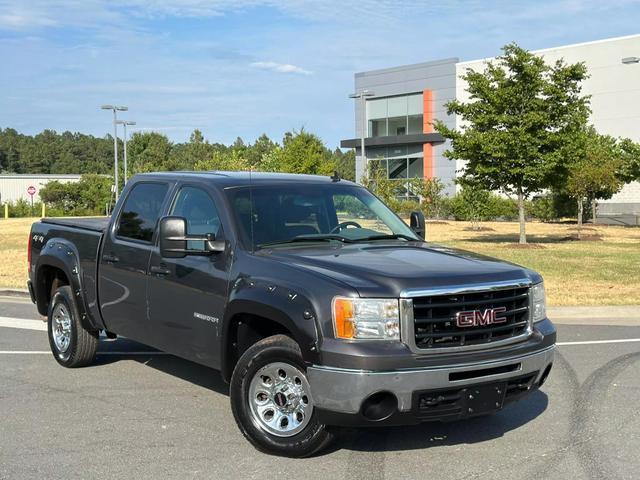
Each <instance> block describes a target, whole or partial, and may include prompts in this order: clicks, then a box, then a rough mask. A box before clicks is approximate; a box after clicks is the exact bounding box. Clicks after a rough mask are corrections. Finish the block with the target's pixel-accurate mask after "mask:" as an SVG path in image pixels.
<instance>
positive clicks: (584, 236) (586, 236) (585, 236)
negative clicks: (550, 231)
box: [562, 233, 603, 242]
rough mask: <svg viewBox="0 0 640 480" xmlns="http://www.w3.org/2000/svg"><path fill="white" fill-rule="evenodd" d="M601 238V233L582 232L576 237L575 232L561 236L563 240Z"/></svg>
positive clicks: (594, 240) (598, 240)
mask: <svg viewBox="0 0 640 480" xmlns="http://www.w3.org/2000/svg"><path fill="white" fill-rule="evenodd" d="M602 240H603V239H602V235H600V234H599V233H583V234H582V235H580V237H578V234H577V233H572V234H571V235H567V236H566V237H562V241H563V242H585V241H586V242H601V241H602Z"/></svg>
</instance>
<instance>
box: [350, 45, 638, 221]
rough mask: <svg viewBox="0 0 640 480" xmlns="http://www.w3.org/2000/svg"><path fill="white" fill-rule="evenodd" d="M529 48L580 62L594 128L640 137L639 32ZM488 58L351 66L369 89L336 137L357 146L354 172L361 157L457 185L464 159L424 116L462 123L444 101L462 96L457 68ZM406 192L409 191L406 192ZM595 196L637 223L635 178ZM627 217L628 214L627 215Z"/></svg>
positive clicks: (399, 172) (478, 65) (606, 209)
mask: <svg viewBox="0 0 640 480" xmlns="http://www.w3.org/2000/svg"><path fill="white" fill-rule="evenodd" d="M533 53H535V54H537V55H540V56H541V57H542V58H544V60H545V61H546V62H547V63H553V62H555V61H557V60H559V59H564V60H565V61H566V62H567V63H575V62H584V63H585V65H586V66H587V69H588V72H589V78H588V79H586V80H585V81H584V83H583V93H584V94H586V95H589V96H590V98H591V110H592V113H591V118H590V122H591V123H592V124H593V125H594V126H595V128H596V130H597V131H598V132H600V133H603V134H608V135H611V136H613V137H626V138H630V139H631V140H633V141H635V142H640V88H639V86H640V34H639V35H629V36H625V37H618V38H608V39H604V40H597V41H593V42H586V43H579V44H575V45H565V46H560V47H554V48H548V49H545V50H537V51H534V52H533ZM623 59H625V61H624V62H623V61H622V60H623ZM491 60H495V59H494V58H486V59H478V60H470V61H465V62H460V61H459V60H458V59H457V58H448V59H444V60H436V61H432V62H426V63H418V64H415V65H405V66H400V67H393V68H385V69H382V70H372V71H368V72H362V73H356V74H355V89H356V92H362V91H364V90H369V92H370V93H371V94H372V96H370V97H366V102H365V103H366V107H365V108H366V123H365V121H364V115H363V111H362V102H361V101H360V99H358V100H356V104H355V107H356V108H355V136H356V138H353V139H347V140H343V141H342V142H341V143H340V146H341V147H343V148H355V149H356V179H357V180H358V181H360V180H361V179H362V178H363V176H364V175H365V173H366V170H367V164H369V165H370V164H371V162H379V164H378V165H380V166H382V167H383V168H386V169H387V174H388V177H389V178H393V179H397V180H398V181H399V182H401V181H402V179H403V178H404V179H406V178H410V177H416V176H418V177H424V178H434V177H436V178H438V179H440V180H441V181H442V182H443V183H444V184H445V186H446V190H445V192H446V193H448V194H453V193H455V190H456V187H455V178H456V172H460V171H462V170H464V168H465V162H464V161H462V160H457V161H456V160H448V159H446V158H444V157H443V152H444V151H445V150H446V149H447V148H448V143H447V142H445V141H444V139H443V138H442V137H441V136H440V135H439V134H438V133H434V131H433V127H432V126H431V125H430V122H432V121H433V120H435V119H437V120H442V121H443V122H444V123H445V124H446V125H447V126H449V127H452V128H463V127H464V125H463V122H462V119H461V118H457V117H456V116H455V115H454V116H450V115H447V113H446V111H445V104H446V103H447V102H448V101H450V100H453V99H458V100H460V101H463V102H464V101H468V100H469V94H468V92H467V85H466V82H465V81H464V80H463V79H462V78H461V76H462V74H464V72H465V71H466V69H468V68H471V69H473V70H476V71H482V70H483V69H484V68H485V67H486V64H487V61H491ZM420 101H422V108H420ZM420 122H422V130H421V131H420V126H419V125H420ZM363 131H364V133H365V139H366V141H365V156H363V155H362V153H361V152H360V141H359V139H360V137H361V135H362V133H363ZM405 194H406V196H407V197H410V196H411V192H405ZM598 204H599V205H598V212H599V216H600V215H601V216H602V217H603V218H604V217H606V216H609V217H616V216H625V221H624V222H621V223H633V222H635V224H640V182H632V183H629V184H627V185H625V186H624V187H623V188H622V190H621V191H620V192H619V193H617V194H616V195H614V196H613V197H612V198H610V199H602V200H601V201H599V202H598ZM626 217H632V221H631V222H629V221H627V220H626ZM613 220H614V223H615V221H617V220H615V218H613Z"/></svg>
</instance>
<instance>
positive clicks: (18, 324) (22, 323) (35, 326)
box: [0, 317, 47, 332]
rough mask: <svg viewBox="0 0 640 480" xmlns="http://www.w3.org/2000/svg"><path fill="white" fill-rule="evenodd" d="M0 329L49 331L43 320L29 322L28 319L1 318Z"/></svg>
mask: <svg viewBox="0 0 640 480" xmlns="http://www.w3.org/2000/svg"><path fill="white" fill-rule="evenodd" d="M0 327H8V328H21V329H23V330H38V331H42V332H46V331H47V324H46V323H45V322H43V321H42V320H27V319H26V318H12V317H0Z"/></svg>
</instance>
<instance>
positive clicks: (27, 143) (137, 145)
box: [0, 128, 355, 216]
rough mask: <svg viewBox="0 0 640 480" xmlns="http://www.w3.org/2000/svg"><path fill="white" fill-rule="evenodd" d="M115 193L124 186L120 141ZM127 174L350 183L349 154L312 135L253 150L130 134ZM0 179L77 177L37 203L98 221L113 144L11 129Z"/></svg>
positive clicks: (0, 151) (2, 150)
mask: <svg viewBox="0 0 640 480" xmlns="http://www.w3.org/2000/svg"><path fill="white" fill-rule="evenodd" d="M119 151H120V157H121V158H120V162H119V170H120V175H119V178H120V182H121V185H120V187H121V188H122V187H123V182H124V171H123V168H124V165H123V162H122V151H123V145H122V142H120V146H119ZM127 153H128V155H127V157H128V174H129V176H131V175H133V174H136V173H144V172H156V171H175V170H249V169H253V170H256V171H271V172H289V173H307V174H316V175H329V174H332V173H333V172H335V171H337V172H338V174H339V175H340V177H341V178H345V179H347V180H354V179H355V155H354V152H353V151H348V152H343V151H342V150H340V149H335V150H331V149H329V148H328V147H327V146H326V145H325V144H324V143H323V142H322V140H321V139H320V138H319V137H318V136H317V135H314V134H312V133H309V132H307V131H305V130H304V129H300V130H299V131H290V132H287V133H285V135H284V137H283V139H282V141H281V142H276V141H274V140H272V139H270V138H269V137H268V136H267V135H264V134H263V135H261V136H260V137H258V138H257V139H256V140H255V142H253V143H245V142H244V141H243V140H242V139H241V138H238V139H236V141H235V142H234V143H233V144H231V145H224V144H222V143H217V142H209V141H208V140H207V139H205V138H204V136H203V134H202V132H201V131H200V130H194V131H193V133H192V134H191V136H190V138H189V141H188V142H184V143H174V142H172V141H171V140H169V138H168V137H167V136H166V135H163V134H161V133H157V132H135V133H134V134H133V135H132V136H131V139H130V140H129V141H128V142H127ZM0 172H1V173H31V174H37V173H43V174H48V173H52V174H65V173H72V174H78V173H79V174H82V179H81V181H80V182H79V183H60V182H49V183H48V184H47V185H46V186H45V187H43V188H42V189H41V191H40V197H41V198H42V200H43V201H44V202H45V203H46V204H47V205H48V206H49V213H50V214H51V215H93V214H104V213H105V211H108V210H109V207H110V205H112V204H113V195H112V193H111V184H112V183H113V180H112V179H113V176H112V175H113V137H112V136H110V135H106V136H105V137H103V138H98V137H94V136H92V135H84V134H81V133H71V132H64V133H62V134H58V133H56V132H55V131H53V130H45V131H43V132H42V133H39V134H37V135H34V136H30V135H24V134H20V133H18V132H17V131H16V130H14V129H12V128H6V129H0ZM11 210H12V212H13V214H15V215H20V216H22V215H29V214H30V213H33V212H32V210H33V211H36V212H37V211H39V206H36V208H35V209H32V208H31V206H30V205H28V204H27V203H26V202H24V201H22V202H20V201H19V202H17V204H16V205H14V206H13V208H12V209H11Z"/></svg>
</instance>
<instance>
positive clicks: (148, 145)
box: [127, 132, 180, 173]
mask: <svg viewBox="0 0 640 480" xmlns="http://www.w3.org/2000/svg"><path fill="white" fill-rule="evenodd" d="M171 147H172V145H171V142H170V141H169V139H168V138H167V137H166V136H165V135H162V134H161V133H157V132H143V133H141V132H136V133H134V134H133V135H132V136H131V140H129V142H128V143H127V148H128V156H129V170H130V171H131V172H132V173H142V172H161V171H170V170H178V169H179V168H180V164H179V163H178V162H177V161H176V159H175V157H172V156H171Z"/></svg>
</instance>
